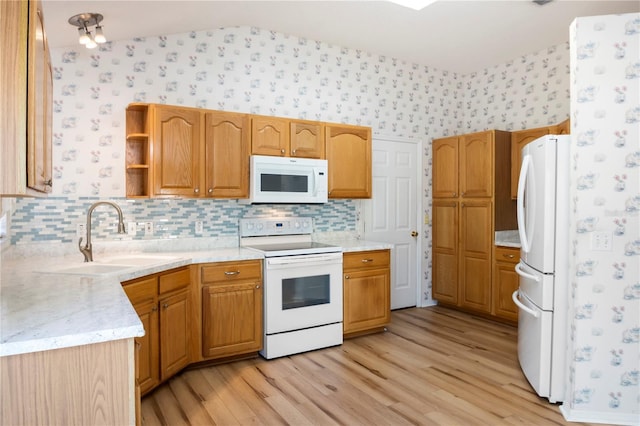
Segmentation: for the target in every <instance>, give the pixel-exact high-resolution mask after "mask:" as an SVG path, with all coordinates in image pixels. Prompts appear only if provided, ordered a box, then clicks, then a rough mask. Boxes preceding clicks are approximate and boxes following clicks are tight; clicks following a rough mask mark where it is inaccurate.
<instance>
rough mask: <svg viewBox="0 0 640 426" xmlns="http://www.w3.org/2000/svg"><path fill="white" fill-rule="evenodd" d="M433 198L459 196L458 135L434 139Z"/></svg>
mask: <svg viewBox="0 0 640 426" xmlns="http://www.w3.org/2000/svg"><path fill="white" fill-rule="evenodd" d="M432 151H433V186H432V188H433V198H455V197H457V196H458V137H457V136H453V137H450V138H442V139H434V140H433V145H432Z"/></svg>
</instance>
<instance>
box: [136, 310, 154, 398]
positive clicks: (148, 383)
mask: <svg viewBox="0 0 640 426" xmlns="http://www.w3.org/2000/svg"><path fill="white" fill-rule="evenodd" d="M133 307H134V309H135V310H136V313H137V314H138V316H139V317H140V321H141V322H142V326H143V327H144V336H142V337H136V338H135V342H136V344H137V345H139V350H138V353H137V355H138V361H137V362H138V383H139V385H140V393H142V394H144V393H146V392H148V391H149V390H150V389H153V388H154V387H156V386H157V385H158V384H159V383H160V365H159V362H158V361H159V359H160V347H159V342H160V336H159V333H158V332H159V328H158V304H157V303H156V302H155V301H153V302H143V303H139V304H134V305H133Z"/></svg>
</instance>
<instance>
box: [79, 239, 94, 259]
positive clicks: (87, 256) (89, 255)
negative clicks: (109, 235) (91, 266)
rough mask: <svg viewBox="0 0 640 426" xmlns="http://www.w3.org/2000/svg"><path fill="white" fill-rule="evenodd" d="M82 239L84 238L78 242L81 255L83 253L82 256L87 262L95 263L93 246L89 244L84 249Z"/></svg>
mask: <svg viewBox="0 0 640 426" xmlns="http://www.w3.org/2000/svg"><path fill="white" fill-rule="evenodd" d="M82 239H83V238H82V237H80V239H79V240H78V249H79V250H80V253H82V255H83V256H84V261H85V262H93V253H92V250H91V246H90V245H89V244H87V245H85V246H84V247H82Z"/></svg>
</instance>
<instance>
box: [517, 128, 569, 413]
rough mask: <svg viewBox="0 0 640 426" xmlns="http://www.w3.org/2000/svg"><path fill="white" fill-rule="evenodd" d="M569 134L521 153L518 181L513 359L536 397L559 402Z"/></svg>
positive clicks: (562, 379)
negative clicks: (515, 354) (515, 350)
mask: <svg viewBox="0 0 640 426" xmlns="http://www.w3.org/2000/svg"><path fill="white" fill-rule="evenodd" d="M569 145H570V136H568V135H561V136H555V135H547V136H543V137H541V138H539V139H536V140H535V141H533V142H530V143H529V144H527V145H526V146H525V147H524V148H523V149H522V167H521V170H520V178H519V181H518V202H517V206H518V209H517V210H518V232H519V234H520V244H521V250H520V262H519V263H518V264H517V265H516V272H517V273H518V275H519V276H520V286H519V289H518V290H516V291H515V292H514V293H513V301H514V302H515V304H516V305H517V306H518V308H519V312H518V359H519V361H520V366H521V367H522V371H523V372H524V374H525V376H526V377H527V380H529V383H530V384H531V386H533V388H534V389H535V391H536V392H537V393H538V395H540V396H543V397H547V398H548V399H549V401H550V402H559V401H562V400H563V399H564V384H565V381H566V374H565V356H566V347H567V346H566V339H567V309H568V304H567V294H568V289H569V285H570V284H569V276H568V271H569Z"/></svg>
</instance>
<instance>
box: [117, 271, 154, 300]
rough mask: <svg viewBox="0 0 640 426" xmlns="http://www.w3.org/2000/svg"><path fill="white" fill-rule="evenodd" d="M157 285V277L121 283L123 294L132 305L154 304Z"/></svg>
mask: <svg viewBox="0 0 640 426" xmlns="http://www.w3.org/2000/svg"><path fill="white" fill-rule="evenodd" d="M157 285H158V278H157V277H151V278H143V279H140V280H135V281H128V282H124V283H122V287H123V289H124V292H125V293H126V294H127V297H128V298H129V301H131V304H132V305H135V304H138V303H141V302H147V301H151V302H155V300H156V292H157V290H158V288H157Z"/></svg>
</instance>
